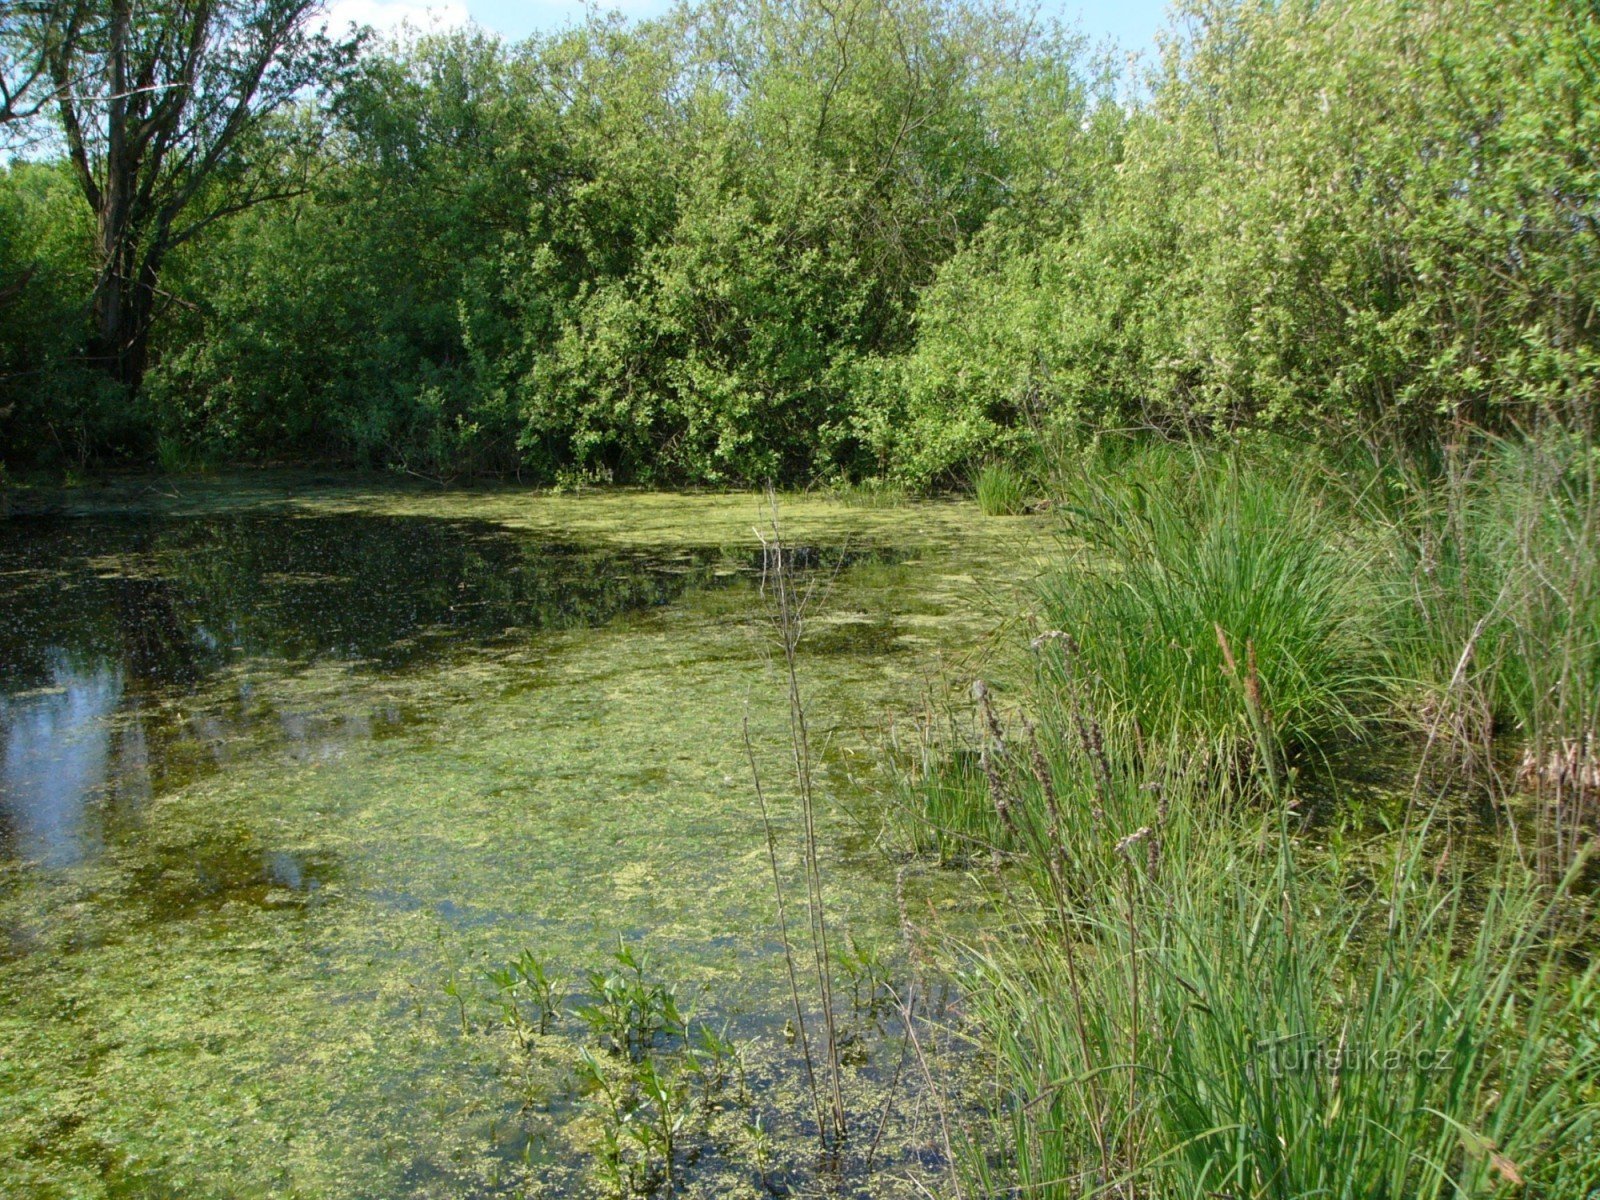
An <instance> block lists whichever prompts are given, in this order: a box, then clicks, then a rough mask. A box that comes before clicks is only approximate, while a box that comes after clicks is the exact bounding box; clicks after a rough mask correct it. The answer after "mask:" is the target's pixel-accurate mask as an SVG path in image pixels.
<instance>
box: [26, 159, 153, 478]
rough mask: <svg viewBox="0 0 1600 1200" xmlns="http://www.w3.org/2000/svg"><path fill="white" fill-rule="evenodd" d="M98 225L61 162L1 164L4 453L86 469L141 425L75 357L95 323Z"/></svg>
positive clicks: (131, 442) (128, 440) (132, 443)
mask: <svg viewBox="0 0 1600 1200" xmlns="http://www.w3.org/2000/svg"><path fill="white" fill-rule="evenodd" d="M92 245H93V226H92V222H91V220H90V217H89V214H88V213H87V211H85V210H84V209H83V208H82V206H81V204H80V203H79V201H78V198H77V195H76V193H75V191H74V185H73V182H72V179H71V177H70V176H69V175H68V173H67V171H66V169H65V168H64V167H63V166H60V165H57V164H43V163H29V162H15V163H13V164H12V165H10V166H9V167H0V458H4V459H5V460H8V461H9V462H11V463H12V464H13V465H18V466H24V465H43V466H50V467H55V468H58V469H67V468H78V469H81V468H82V467H83V466H84V464H85V463H86V462H87V461H88V459H89V457H90V455H91V454H92V453H93V451H94V450H95V449H96V448H99V447H104V446H107V445H111V446H116V447H119V448H120V449H122V450H123V451H127V450H129V449H135V448H137V447H138V445H139V431H138V429H137V425H136V422H135V421H134V420H133V419H132V416H133V414H130V413H129V412H128V410H127V401H126V397H125V396H124V395H122V393H121V392H120V391H119V390H118V389H116V388H114V387H111V386H109V385H108V384H107V383H106V382H105V381H104V380H103V379H101V378H100V377H99V376H98V375H97V374H96V373H94V372H91V371H89V370H88V369H86V368H85V366H84V365H83V364H82V363H80V362H77V361H75V358H74V351H75V347H77V346H78V345H79V344H80V341H81V338H82V337H83V335H84V333H85V331H86V330H87V328H88V296H89V285H90V283H91V282H92V280H93V278H94V266H93V259H92V256H91V247H92Z"/></svg>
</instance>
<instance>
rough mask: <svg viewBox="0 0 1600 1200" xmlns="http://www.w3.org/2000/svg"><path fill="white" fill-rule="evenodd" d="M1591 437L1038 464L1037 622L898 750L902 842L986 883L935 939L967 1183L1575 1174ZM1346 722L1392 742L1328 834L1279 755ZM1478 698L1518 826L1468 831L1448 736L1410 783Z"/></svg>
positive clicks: (1580, 1086) (1162, 1187)
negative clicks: (991, 903) (1060, 541)
mask: <svg viewBox="0 0 1600 1200" xmlns="http://www.w3.org/2000/svg"><path fill="white" fill-rule="evenodd" d="M1595 462H1596V460H1595V454H1594V449H1593V447H1592V445H1590V444H1589V443H1587V442H1584V441H1582V440H1581V439H1573V438H1570V437H1560V438H1554V439H1550V440H1543V441H1538V442H1534V443H1525V444H1522V445H1518V446H1515V447H1511V446H1504V445H1498V444H1494V443H1487V442H1485V443H1480V444H1479V445H1478V446H1476V447H1475V448H1472V449H1471V450H1465V449H1454V450H1448V451H1446V452H1445V454H1444V457H1443V458H1442V459H1441V460H1440V461H1439V462H1437V463H1435V464H1434V465H1433V467H1432V468H1431V469H1427V464H1413V465H1412V466H1409V467H1407V468H1406V469H1405V470H1401V469H1400V468H1399V467H1397V466H1394V464H1392V463H1386V464H1385V466H1384V467H1383V468H1382V469H1379V470H1376V471H1373V470H1368V471H1365V472H1363V471H1360V470H1357V469H1353V468H1351V467H1350V466H1349V464H1344V465H1343V467H1342V469H1341V470H1340V471H1339V472H1330V471H1328V470H1326V467H1327V463H1326V462H1325V461H1323V460H1319V459H1317V458H1316V457H1314V456H1309V455H1305V454H1304V453H1299V454H1296V453H1294V452H1288V451H1284V450H1283V449H1281V448H1277V447H1270V446H1259V445H1258V446H1255V447H1249V448H1245V449H1238V448H1236V449H1234V450H1232V451H1228V452H1225V453H1224V452H1219V451H1216V450H1199V449H1196V448H1195V447H1193V446H1170V445H1155V446H1149V445H1133V446H1103V447H1100V448H1098V449H1097V450H1096V451H1095V452H1094V456H1093V457H1092V458H1089V459H1082V460H1080V461H1078V462H1077V463H1075V464H1069V465H1068V466H1067V467H1066V468H1065V469H1064V470H1063V472H1062V478H1063V479H1065V480H1066V485H1065V487H1064V491H1063V496H1064V505H1063V507H1064V508H1065V510H1066V516H1065V521H1066V529H1067V531H1068V532H1069V533H1070V534H1071V535H1072V536H1073V538H1074V541H1073V542H1072V543H1070V545H1071V546H1072V548H1073V550H1072V552H1073V553H1075V554H1076V555H1077V557H1076V558H1075V559H1074V560H1073V562H1072V564H1071V567H1070V568H1064V569H1062V570H1060V571H1057V572H1052V573H1050V574H1048V575H1047V576H1046V577H1045V579H1044V581H1043V584H1042V591H1041V594H1040V596H1039V598H1038V606H1037V610H1036V613H1037V615H1042V616H1044V617H1045V618H1046V619H1048V620H1051V621H1054V622H1058V627H1055V628H1051V627H1045V628H1043V629H1041V630H1039V632H1038V633H1037V634H1036V635H1035V636H1034V637H1033V638H1032V644H1031V656H1032V659H1033V665H1032V667H1031V669H1029V670H1027V671H1025V672H1022V673H1021V677H1020V679H1015V680H1013V681H1012V686H1011V687H1010V688H1008V689H1007V690H1006V691H1005V692H1003V693H1002V692H1000V691H999V690H998V689H996V688H993V687H991V686H989V684H988V683H987V682H980V683H979V684H977V685H976V686H974V687H973V689H972V703H971V710H970V713H969V715H968V717H967V719H966V720H965V721H964V722H957V721H952V722H951V723H950V727H949V729H948V730H947V731H945V732H944V733H942V734H941V736H939V737H937V738H936V737H931V736H928V737H925V738H924V741H923V744H922V745H921V746H920V747H919V754H918V757H919V759H920V762H919V764H918V766H917V768H916V770H915V771H913V772H910V773H908V781H907V783H906V785H905V787H906V795H907V796H908V798H910V799H911V800H912V801H913V803H911V804H909V805H907V810H908V812H910V814H911V815H912V816H913V817H919V818H920V819H921V821H922V822H923V823H924V824H925V825H929V826H932V828H931V829H927V830H925V831H924V832H921V833H919V834H918V835H917V837H916V838H915V839H914V840H913V846H914V848H917V849H919V850H921V851H923V852H924V853H930V854H931V853H934V852H937V853H938V854H939V855H940V856H941V857H946V855H947V850H946V847H947V846H948V845H950V844H952V843H953V842H957V841H959V842H960V843H962V844H971V845H974V846H978V845H983V844H984V843H987V847H988V855H987V858H988V861H989V864H990V865H991V867H992V870H991V871H989V872H979V873H977V875H976V877H977V878H989V879H991V880H992V881H993V887H994V888H995V890H996V892H997V898H998V902H999V903H1000V904H1001V906H1002V908H1003V910H1004V911H1006V912H1007V913H1009V914H1011V915H1012V917H1013V923H1012V924H1011V925H1009V926H1008V927H1006V928H1003V929H999V930H993V931H990V933H989V934H987V935H986V936H984V937H982V938H981V939H972V940H970V941H968V942H967V943H966V944H965V945H964V946H963V947H962V949H961V951H960V953H962V954H963V955H964V959H965V963H966V981H967V1001H968V1004H969V1007H970V1012H971V1014H972V1016H973V1017H974V1018H975V1019H976V1021H977V1024H978V1027H979V1030H980V1033H979V1041H980V1043H981V1044H982V1045H983V1046H984V1047H985V1049H986V1050H987V1051H988V1052H989V1053H991V1054H992V1055H993V1063H994V1074H993V1076H992V1080H991V1082H992V1085H993V1087H994V1094H995V1096H996V1103H995V1104H994V1107H993V1112H992V1119H991V1122H990V1123H989V1124H988V1125H987V1126H983V1127H980V1128H978V1129H976V1130H974V1132H973V1138H972V1142H971V1153H970V1155H969V1157H968V1160H967V1164H966V1165H967V1173H966V1177H967V1178H968V1179H969V1180H970V1181H971V1182H972V1183H973V1184H974V1185H975V1186H976V1187H978V1188H979V1189H981V1190H983V1191H985V1192H987V1193H988V1194H1009V1193H1013V1192H1017V1193H1020V1194H1023V1195H1042V1196H1061V1197H1070V1196H1121V1197H1128V1198H1129V1200H1132V1198H1134V1197H1150V1196H1161V1197H1182V1198H1185V1200H1191V1198H1192V1200H1200V1198H1201V1197H1208V1196H1209V1197H1215V1196H1254V1197H1268V1198H1278V1197H1281V1198H1283V1200H1289V1198H1291V1197H1295V1198H1299V1197H1306V1196H1313V1195H1318V1196H1320V1195H1336V1196H1349V1197H1358V1196H1359V1197H1392V1198H1394V1200H1401V1198H1406V1200H1410V1198H1412V1197H1424V1198H1428V1200H1433V1198H1443V1197H1447V1196H1448V1197H1457V1196H1463V1195H1477V1194H1496V1193H1502V1192H1503V1193H1506V1194H1512V1193H1514V1192H1516V1191H1517V1190H1518V1189H1522V1190H1523V1191H1524V1192H1525V1194H1530V1195H1534V1194H1537V1195H1545V1196H1552V1197H1563V1198H1565V1197H1572V1198H1574V1200H1576V1198H1577V1197H1581V1196H1584V1195H1586V1194H1587V1189H1589V1188H1591V1187H1592V1185H1593V1180H1594V1179H1595V1178H1600V1129H1597V1128H1596V1124H1595V1121H1596V1114H1597V1113H1600V1107H1597V1105H1600V1022H1597V1019H1596V1014H1597V1011H1600V979H1597V971H1600V967H1597V965H1596V961H1595V959H1594V955H1593V948H1594V932H1593V931H1594V924H1593V922H1594V900H1593V896H1592V891H1591V890H1590V889H1588V888H1586V887H1584V886H1580V881H1582V880H1583V879H1584V878H1585V877H1586V870H1587V868H1588V867H1589V864H1590V860H1591V859H1592V857H1593V853H1594V843H1593V824H1594V809H1593V807H1592V797H1591V798H1590V800H1589V801H1587V802H1585V800H1584V796H1585V788H1586V787H1588V786H1590V785H1589V784H1588V782H1587V780H1588V777H1587V776H1586V775H1585V774H1584V772H1585V771H1586V770H1588V766H1587V764H1588V763H1589V761H1590V758H1589V756H1590V755H1591V754H1592V749H1591V747H1592V745H1593V743H1592V741H1591V740H1590V739H1591V737H1592V732H1591V731H1592V730H1593V727H1594V726H1593V721H1594V713H1595V711H1596V691H1595V688H1596V679H1597V678H1600V674H1597V672H1596V667H1595V663H1596V646H1597V638H1600V621H1597V620H1596V613H1595V610H1594V607H1593V605H1594V603H1595V594H1596V587H1597V585H1600V569H1597V565H1600V564H1597V551H1596V541H1595V538H1594V532H1595V529H1596V524H1595V513H1596V508H1595V504H1594V496H1595V490H1594V477H1595ZM1091 467H1092V471H1091V470H1090V468H1091ZM1377 738H1386V739H1388V740H1389V741H1390V742H1391V743H1398V745H1399V746H1400V747H1401V749H1402V750H1404V751H1406V752H1408V753H1409V754H1410V756H1411V761H1413V762H1415V763H1416V764H1417V766H1416V773H1415V778H1414V780H1412V781H1411V782H1410V783H1409V784H1406V783H1404V782H1402V784H1401V791H1402V793H1403V800H1404V803H1403V805H1402V806H1401V810H1400V812H1399V814H1398V816H1397V818H1396V821H1395V823H1394V824H1393V825H1392V826H1391V827H1390V828H1388V829H1387V830H1385V831H1383V832H1382V833H1381V834H1377V835H1376V836H1371V835H1370V834H1369V835H1365V836H1356V837H1350V836H1346V835H1344V834H1340V835H1338V836H1335V835H1334V833H1332V832H1330V824H1332V825H1338V827H1339V828H1341V829H1346V830H1348V828H1349V826H1348V825H1347V824H1343V825H1339V819H1340V813H1341V808H1342V802H1341V792H1342V788H1343V784H1342V782H1341V779H1340V777H1339V776H1338V774H1337V772H1333V773H1332V775H1331V777H1329V776H1328V775H1324V776H1321V777H1320V778H1321V779H1322V780H1323V786H1322V791H1321V793H1320V798H1319V800H1318V804H1317V806H1316V807H1317V808H1318V809H1319V810H1320V812H1319V813H1316V814H1313V813H1311V811H1310V810H1311V808H1312V807H1313V806H1311V805H1309V804H1307V803H1306V802H1305V797H1304V795H1303V794H1302V774H1301V772H1302V769H1303V768H1304V767H1305V766H1306V764H1308V763H1317V762H1321V763H1327V762H1329V761H1330V760H1329V755H1330V753H1331V751H1333V750H1334V749H1336V748H1337V747H1339V746H1340V745H1341V744H1345V743H1349V742H1351V741H1352V740H1358V739H1377ZM1507 738H1511V739H1512V746H1511V747H1510V749H1511V750H1512V751H1513V753H1512V754H1511V755H1510V760H1511V761H1512V762H1513V763H1517V764H1519V766H1518V767H1517V768H1516V769H1514V770H1512V771H1510V772H1502V775H1504V776H1505V777H1503V778H1495V777H1494V776H1493V772H1492V771H1491V772H1489V774H1490V778H1489V779H1488V780H1487V782H1488V783H1489V784H1490V785H1491V786H1490V787H1489V789H1488V791H1487V793H1486V794H1488V795H1489V796H1490V797H1491V798H1494V799H1503V798H1505V796H1506V794H1507V793H1508V792H1510V791H1512V790H1514V789H1516V788H1519V787H1520V788H1522V789H1524V790H1527V791H1531V792H1532V793H1533V794H1534V795H1535V798H1536V799H1539V798H1541V793H1544V794H1546V795H1548V794H1549V793H1554V795H1555V797H1556V798H1557V799H1556V800H1555V801H1551V802H1548V803H1540V804H1539V805H1537V806H1536V808H1535V811H1534V813H1533V820H1534V828H1535V829H1536V831H1537V833H1538V835H1539V836H1538V838H1537V841H1536V843H1535V844H1534V845H1533V847H1532V848H1530V846H1529V845H1528V843H1527V842H1526V841H1525V840H1524V839H1522V838H1521V837H1520V836H1518V832H1519V829H1520V828H1521V820H1520V818H1519V819H1514V820H1509V821H1502V822H1500V823H1499V824H1498V825H1493V826H1491V827H1490V828H1489V829H1487V830H1485V831H1483V832H1481V833H1478V834H1477V835H1476V836H1475V837H1469V836H1467V834H1468V833H1469V831H1470V830H1471V829H1473V828H1475V827H1473V826H1469V825H1468V823H1467V820H1468V818H1467V816H1466V815H1465V814H1464V813H1463V812H1462V811H1461V810H1460V809H1461V803H1462V801H1461V798H1460V795H1459V784H1460V778H1459V776H1458V777H1457V779H1456V783H1457V785H1458V792H1457V793H1440V792H1439V791H1438V790H1437V789H1436V788H1433V787H1430V786H1425V784H1427V783H1428V782H1429V781H1430V780H1431V779H1432V778H1433V776H1432V773H1431V772H1429V771H1426V770H1425V768H1426V767H1427V766H1428V762H1429V760H1430V759H1433V760H1437V761H1451V760H1455V761H1460V759H1461V757H1462V756H1463V755H1471V754H1476V755H1478V756H1479V758H1480V760H1482V761H1486V762H1488V763H1489V764H1490V765H1491V766H1492V765H1493V763H1494V762H1496V761H1504V759H1505V757H1506V756H1505V755H1503V754H1499V753H1498V750H1499V749H1500V747H1499V746H1498V745H1497V746H1496V750H1497V754H1496V755H1495V756H1490V755H1489V754H1488V753H1487V749H1488V745H1489V743H1491V742H1496V743H1502V742H1504V740H1505V739H1507ZM941 754H942V755H944V756H945V758H946V760H947V761H946V762H945V763H944V764H943V765H941V764H940V762H939V756H940V755H941ZM1468 794H1469V795H1472V796H1477V795H1479V794H1482V793H1480V792H1470V793H1468ZM1586 803H1587V804H1588V806H1587V807H1586V806H1585V805H1586ZM1563 806H1564V807H1563ZM1313 817H1316V819H1315V820H1314V819H1313ZM982 857H983V856H980V855H976V854H975V855H972V856H971V859H970V860H971V861H973V862H978V861H981V860H982Z"/></svg>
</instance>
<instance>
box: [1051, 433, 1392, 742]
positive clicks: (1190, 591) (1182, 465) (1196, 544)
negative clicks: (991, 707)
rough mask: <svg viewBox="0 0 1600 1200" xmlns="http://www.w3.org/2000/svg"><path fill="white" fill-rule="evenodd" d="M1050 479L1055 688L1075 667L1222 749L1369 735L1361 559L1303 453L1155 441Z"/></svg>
mask: <svg viewBox="0 0 1600 1200" xmlns="http://www.w3.org/2000/svg"><path fill="white" fill-rule="evenodd" d="M1058 478H1059V480H1060V486H1061V487H1062V490H1063V496H1062V505H1061V507H1062V510H1063V512H1064V514H1065V521H1066V526H1065V532H1066V533H1067V534H1068V536H1069V537H1070V538H1071V539H1072V544H1073V546H1074V553H1073V556H1072V559H1071V561H1070V562H1069V563H1067V564H1066V565H1064V566H1063V567H1062V568H1061V569H1059V570H1056V571H1055V572H1053V573H1052V574H1050V575H1048V576H1047V577H1046V578H1045V580H1044V581H1043V583H1042V584H1041V603H1042V608H1043V610H1044V615H1045V617H1046V618H1047V619H1048V620H1049V621H1050V622H1051V623H1052V624H1053V625H1054V626H1055V627H1056V628H1057V629H1059V630H1061V631H1063V632H1064V633H1066V634H1067V635H1068V638H1069V641H1068V642H1065V643H1063V644H1064V645H1070V646H1071V647H1073V650H1072V652H1071V653H1070V654H1068V655H1066V656H1063V657H1060V658H1057V659H1056V660H1054V662H1053V664H1052V665H1053V670H1054V679H1055V687H1056V690H1057V692H1058V693H1065V692H1068V691H1070V690H1071V687H1072V686H1074V685H1072V683H1071V680H1072V678H1073V676H1074V673H1076V675H1077V677H1079V678H1081V679H1084V680H1089V681H1092V688H1093V690H1094V691H1095V693H1096V699H1097V702H1098V703H1100V704H1102V705H1104V706H1105V707H1106V708H1108V709H1109V710H1111V711H1113V712H1114V713H1115V714H1116V715H1117V717H1118V719H1119V720H1126V721H1128V722H1130V723H1131V726H1132V727H1133V728H1134V729H1135V730H1136V732H1137V734H1138V735H1139V736H1141V737H1143V738H1145V739H1148V740H1152V741H1162V740H1165V739H1166V738H1167V737H1168V736H1169V735H1176V736H1177V737H1178V739H1179V740H1180V741H1181V742H1184V743H1186V744H1188V745H1189V746H1191V747H1192V748H1203V749H1205V750H1207V751H1210V752H1211V753H1213V754H1216V755H1217V756H1218V757H1220V758H1222V759H1225V760H1232V761H1242V760H1244V759H1247V758H1249V757H1250V756H1251V755H1252V754H1253V753H1255V751H1256V750H1258V749H1260V748H1262V747H1263V746H1265V747H1266V748H1267V749H1268V752H1269V753H1278V752H1293V751H1296V750H1302V749H1307V748H1311V747H1314V746H1315V745H1316V744H1317V743H1318V742H1319V741H1320V740H1322V739H1332V738H1349V737H1354V736H1358V735H1359V734H1360V733H1361V732H1362V731H1363V726H1364V718H1365V716H1366V715H1367V714H1368V713H1369V712H1370V711H1371V709H1372V708H1373V704H1374V701H1375V700H1377V699H1378V698H1379V696H1380V695H1381V693H1382V691H1383V684H1382V682H1381V680H1380V673H1379V656H1378V653H1377V647H1376V643H1375V635H1376V632H1377V629H1376V605H1375V601H1374V595H1373V592H1372V590H1371V588H1372V584H1371V573H1370V570H1369V558H1370V554H1369V552H1368V551H1367V550H1366V549H1364V548H1363V546H1362V544H1361V543H1360V542H1359V541H1358V540H1357V539H1355V538H1353V537H1351V536H1349V534H1348V532H1347V531H1346V530H1344V529H1342V528H1341V527H1340V524H1339V522H1338V521H1337V520H1336V519H1335V517H1334V514H1333V513H1332V512H1331V511H1330V510H1329V507H1328V506H1327V505H1326V504H1325V503H1324V501H1323V497H1322V494H1321V490H1320V483H1319V481H1318V480H1317V479H1316V477H1315V472H1314V471H1312V470H1310V469H1308V467H1307V464H1305V463H1302V462H1298V461H1287V462H1286V461H1279V460H1277V459H1276V458H1268V457H1265V456H1251V455H1247V454H1245V453H1242V452H1237V451H1236V452H1231V453H1228V452H1218V451H1207V450H1201V449H1198V448H1194V447H1190V448H1175V447H1170V446H1165V445H1154V446H1139V447H1123V448H1117V449H1113V450H1111V451H1107V450H1105V449H1102V450H1101V451H1099V452H1097V453H1096V454H1095V455H1093V456H1090V457H1087V458H1084V459H1082V460H1080V461H1078V462H1077V463H1075V464H1071V465H1069V466H1067V467H1064V468H1063V469H1062V470H1061V471H1060V472H1059V475H1058ZM1060 719H1061V723H1062V724H1065V722H1066V717H1065V714H1063V715H1062V716H1061V718H1060ZM1263 735H1265V736H1263Z"/></svg>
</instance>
